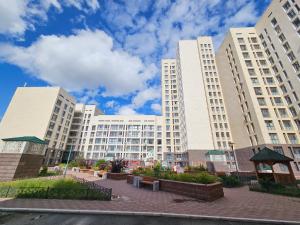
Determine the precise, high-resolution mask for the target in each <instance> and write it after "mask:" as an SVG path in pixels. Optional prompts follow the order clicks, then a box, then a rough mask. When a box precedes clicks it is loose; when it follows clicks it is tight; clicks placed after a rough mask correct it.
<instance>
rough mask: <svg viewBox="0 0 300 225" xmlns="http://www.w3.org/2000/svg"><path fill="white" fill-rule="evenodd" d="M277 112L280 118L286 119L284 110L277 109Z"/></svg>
mask: <svg viewBox="0 0 300 225" xmlns="http://www.w3.org/2000/svg"><path fill="white" fill-rule="evenodd" d="M278 112H279V115H280V116H281V117H287V112H286V110H285V109H278Z"/></svg>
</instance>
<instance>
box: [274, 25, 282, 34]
mask: <svg viewBox="0 0 300 225" xmlns="http://www.w3.org/2000/svg"><path fill="white" fill-rule="evenodd" d="M275 31H276V32H277V34H280V33H281V28H280V26H279V25H277V26H276V27H275Z"/></svg>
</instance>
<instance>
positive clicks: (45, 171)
mask: <svg viewBox="0 0 300 225" xmlns="http://www.w3.org/2000/svg"><path fill="white" fill-rule="evenodd" d="M47 173H48V167H47V166H43V167H42V169H41V171H40V173H39V176H46V175H47Z"/></svg>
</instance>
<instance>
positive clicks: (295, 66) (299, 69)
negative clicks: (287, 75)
mask: <svg viewBox="0 0 300 225" xmlns="http://www.w3.org/2000/svg"><path fill="white" fill-rule="evenodd" d="M293 67H294V70H295V71H296V72H299V71H300V65H299V63H298V61H296V62H295V63H293Z"/></svg>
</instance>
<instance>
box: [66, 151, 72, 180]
mask: <svg viewBox="0 0 300 225" xmlns="http://www.w3.org/2000/svg"><path fill="white" fill-rule="evenodd" d="M71 153H72V148H70V151H69V155H68V159H67V164H66V167H65V171H64V178H65V177H66V175H67V169H68V165H69V161H70V158H71Z"/></svg>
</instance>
